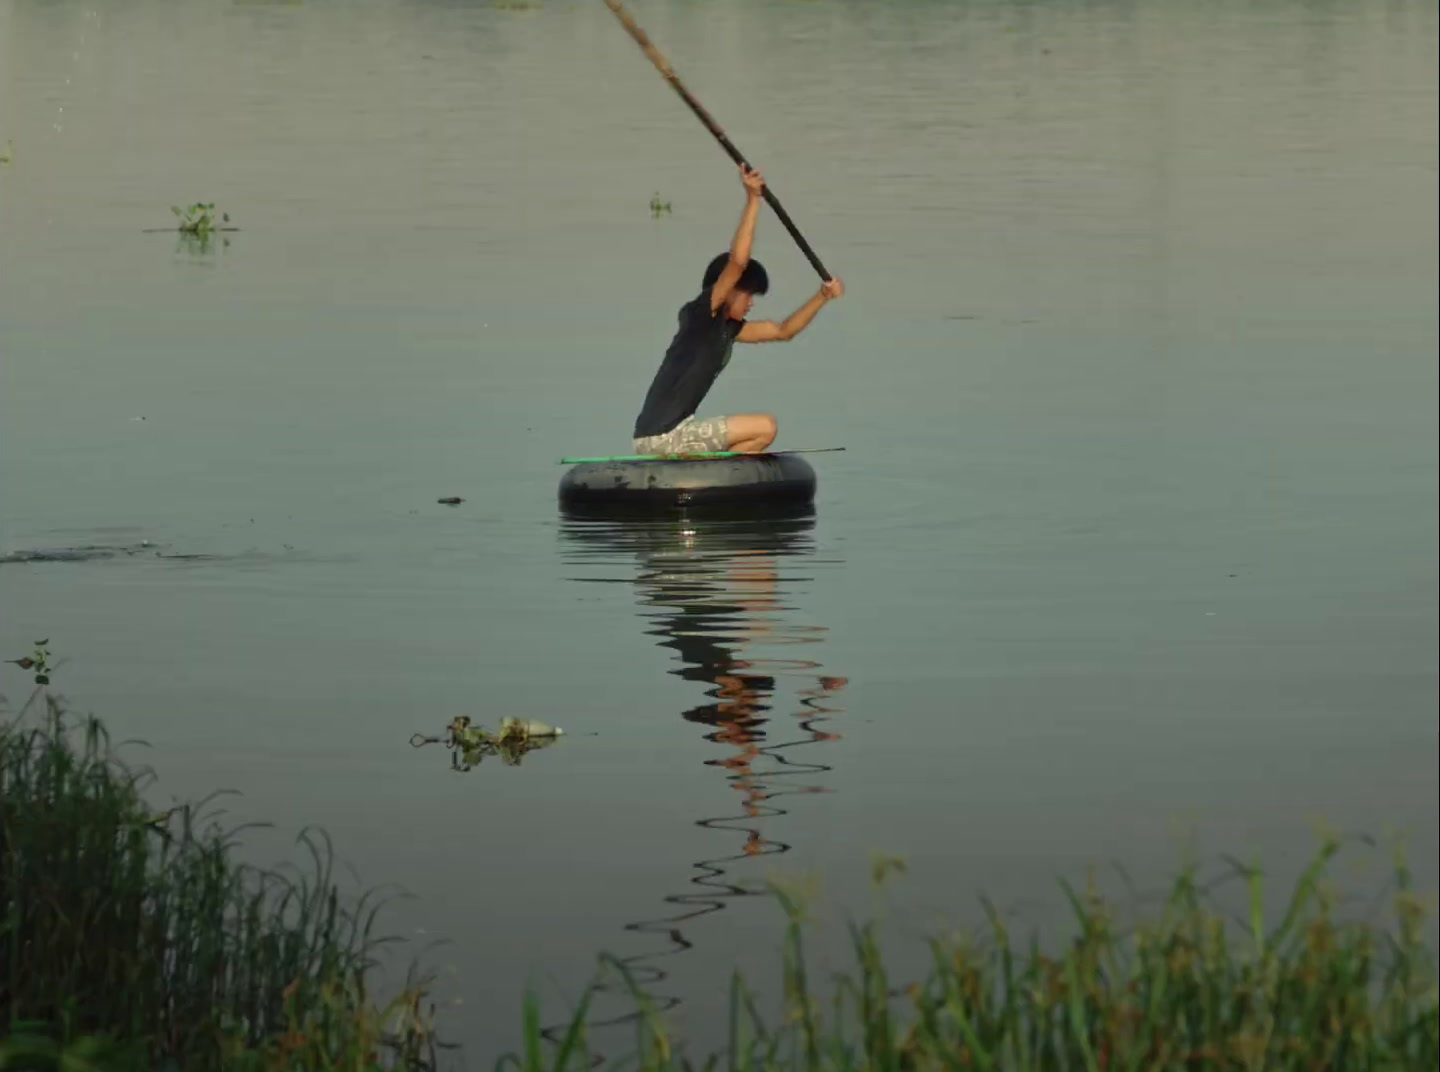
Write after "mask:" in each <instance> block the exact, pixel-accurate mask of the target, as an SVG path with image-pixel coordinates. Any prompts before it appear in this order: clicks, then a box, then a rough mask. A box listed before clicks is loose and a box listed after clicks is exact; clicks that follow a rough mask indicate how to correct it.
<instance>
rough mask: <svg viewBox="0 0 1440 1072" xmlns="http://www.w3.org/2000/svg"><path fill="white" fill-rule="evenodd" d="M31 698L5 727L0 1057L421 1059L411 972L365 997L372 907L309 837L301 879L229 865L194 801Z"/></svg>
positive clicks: (16, 1064) (244, 1063) (48, 1061)
mask: <svg viewBox="0 0 1440 1072" xmlns="http://www.w3.org/2000/svg"><path fill="white" fill-rule="evenodd" d="M44 702H45V708H46V709H45V711H44V712H43V713H42V724H41V725H38V726H32V727H29V728H26V727H25V726H24V725H23V724H16V723H11V724H3V723H0V1017H3V1020H0V1068H25V1069H31V1068H35V1069H40V1068H61V1067H63V1068H77V1069H78V1068H92V1067H93V1068H104V1069H131V1068H134V1069H142V1068H143V1069H158V1068H184V1069H186V1070H187V1072H188V1070H196V1072H206V1070H210V1069H217V1070H218V1069H242V1068H247V1069H248V1068H254V1069H276V1070H278V1069H317V1070H323V1069H356V1070H359V1069H366V1070H370V1069H428V1068H432V1067H434V1065H435V1044H434V1034H433V1030H432V1023H431V1013H430V1012H429V1011H427V1009H425V1008H422V1004H423V1002H424V1001H425V985H424V983H425V981H424V980H422V979H418V978H414V977H412V978H411V980H410V981H409V983H408V984H407V985H406V986H405V987H404V988H403V989H402V991H401V993H399V994H398V995H397V996H396V997H395V998H394V999H393V1000H392V1001H390V1002H388V1003H386V1004H383V1005H382V1004H377V1003H375V1001H374V1000H373V998H372V995H371V993H370V990H369V987H368V985H367V981H368V979H369V976H370V974H371V970H372V967H373V963H374V962H373V953H374V951H375V949H376V946H377V944H378V939H377V938H376V937H375V936H374V934H373V928H374V925H375V919H376V911H377V907H378V906H377V905H376V904H374V903H373V899H372V898H371V897H370V896H369V895H367V896H365V897H361V898H359V899H358V902H357V903H355V904H347V902H346V899H345V898H344V897H342V895H341V893H340V891H339V889H338V888H337V886H336V885H335V884H334V883H333V882H332V880H331V863H332V861H331V854H330V850H329V845H328V843H327V842H326V841H325V840H324V838H323V837H319V836H316V835H311V834H305V835H302V839H301V840H302V844H303V845H304V846H305V848H306V849H307V850H308V853H309V855H310V860H311V866H310V868H309V869H308V871H307V872H306V873H304V874H298V873H297V874H296V875H294V876H293V877H292V876H290V875H280V874H276V873H273V872H267V871H259V870H256V869H253V868H249V867H245V866H242V865H240V864H238V863H237V862H236V861H235V860H234V859H233V858H232V849H233V846H234V842H233V840H232V838H231V837H229V836H227V834H226V833H225V832H223V831H222V830H220V829H219V828H218V827H216V826H215V825H214V824H213V823H207V822H206V821H205V818H204V815H203V813H202V812H201V811H200V810H199V808H203V807H204V802H202V803H201V804H200V805H199V808H197V807H196V806H192V805H183V806H180V807H176V808H173V809H170V810H168V811H163V812H156V811H155V810H153V809H152V808H151V807H149V806H148V805H147V803H146V802H145V800H144V798H143V796H142V792H141V790H142V788H143V787H144V785H145V783H146V781H147V775H146V774H145V773H144V772H138V771H135V770H132V769H130V768H129V767H127V766H126V765H124V764H122V763H121V762H119V761H118V760H117V759H116V758H115V757H114V756H113V755H112V753H111V750H110V747H109V742H108V739H107V736H106V733H105V731H104V729H103V727H102V726H101V724H100V723H99V722H98V721H96V720H95V719H93V718H89V719H85V720H83V721H80V722H77V723H75V724H74V725H71V724H70V722H69V720H68V719H67V718H66V717H65V715H64V713H63V711H62V710H61V708H60V705H59V704H58V703H57V701H55V700H54V699H53V698H52V697H50V696H49V695H48V694H46V695H44ZM22 714H23V713H22ZM87 1062H88V1063H87Z"/></svg>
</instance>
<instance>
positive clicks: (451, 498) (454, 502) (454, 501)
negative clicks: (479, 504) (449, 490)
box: [435, 495, 465, 506]
mask: <svg viewBox="0 0 1440 1072" xmlns="http://www.w3.org/2000/svg"><path fill="white" fill-rule="evenodd" d="M435 501H436V502H438V503H439V504H440V505H441V506H459V505H460V504H461V503H462V502H464V501H465V500H464V499H462V498H460V496H458V495H448V496H446V497H445V498H443V499H436V500H435Z"/></svg>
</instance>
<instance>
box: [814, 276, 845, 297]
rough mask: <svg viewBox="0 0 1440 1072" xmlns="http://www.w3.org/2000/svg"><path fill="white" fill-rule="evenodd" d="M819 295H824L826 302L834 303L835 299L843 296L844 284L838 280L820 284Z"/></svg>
mask: <svg viewBox="0 0 1440 1072" xmlns="http://www.w3.org/2000/svg"><path fill="white" fill-rule="evenodd" d="M820 293H821V294H823V295H825V300H826V301H834V300H835V299H836V298H843V297H844V296H845V284H844V283H842V282H840V280H839V278H838V277H837V278H835V279H831V280H829V281H828V282H825V283H821V284H820Z"/></svg>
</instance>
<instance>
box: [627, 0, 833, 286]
mask: <svg viewBox="0 0 1440 1072" xmlns="http://www.w3.org/2000/svg"><path fill="white" fill-rule="evenodd" d="M605 3H606V5H607V6H608V7H609V8H610V10H611V11H613V12H615V17H616V18H617V19H619V20H620V24H621V25H622V26H624V27H625V29H626V30H627V31H628V32H629V34H630V36H631V37H633V38H635V43H636V44H637V45H639V46H640V50H641V51H642V52H644V53H645V55H647V56H649V57H650V62H651V63H653V64H654V65H655V69H656V70H658V71H659V72H660V73H661V75H663V76H664V78H665V81H667V82H669V83H670V88H672V89H673V90H675V92H676V93H678V94H680V99H681V100H683V101H684V102H685V103H686V104H688V105H689V106H690V110H691V111H692V112H694V113H695V115H696V117H697V118H698V119H699V120H700V122H702V123H704V124H705V126H706V128H707V129H708V130H709V131H710V133H711V134H713V135H715V140H716V141H718V142H719V143H720V148H722V149H724V150H725V151H726V152H727V153H729V154H730V159H731V160H734V161H735V163H737V164H740V165H741V166H742V167H747V168H748V167H750V162H749V161H748V160H746V159H745V157H744V156H742V155H741V154H740V150H739V149H737V148H735V143H734V142H732V141H731V140H730V137H729V135H727V134H726V133H725V131H724V130H723V129H722V128H721V126H720V124H719V123H717V122H715V118H714V117H713V116H712V115H711V114H710V113H709V112H707V111H706V110H705V108H704V106H703V105H702V104H701V103H700V102H699V101H697V100H696V99H695V98H694V97H693V96H692V95H691V93H690V91H689V90H688V89H686V88H685V87H684V86H683V85H682V84H681V83H680V79H679V77H678V76H677V75H676V74H675V70H674V68H672V67H671V66H670V64H669V63H667V62H666V60H665V57H664V56H662V55H660V50H659V49H657V48H656V47H655V46H654V45H653V44H652V43H651V42H650V38H649V37H648V36H647V35H646V33H645V31H644V30H642V29H641V28H640V26H639V24H638V23H636V21H635V20H634V19H633V18H631V17H630V13H629V12H628V11H626V10H625V8H624V7H623V6H622V5H621V3H620V0H605ZM765 202H766V203H767V204H768V205H769V206H770V207H771V209H773V210H774V212H775V215H776V216H777V217H779V219H780V222H781V223H783V224H784V225H785V230H787V231H789V232H790V237H791V238H793V239H795V244H796V245H798V246H799V247H800V252H801V253H803V254H805V258H806V259H807V260H808V261H809V262H810V265H811V267H813V268H814V269H815V271H817V272H819V273H820V278H821V279H823V280H824V281H825V282H827V283H828V282H830V273H829V272H827V271H826V270H825V266H824V265H823V264H821V263H820V258H819V257H817V256H815V251H814V250H813V249H811V248H810V243H809V242H807V241H805V236H804V235H802V234H801V233H800V229H799V228H798V227H796V226H795V222H794V221H793V220H791V219H790V214H789V213H788V212H786V211H785V210H784V209H783V208H782V207H781V206H780V202H779V200H778V199H777V198H776V197H775V195H774V194H773V193H772V192H771V190H770V184H769V183H768V182H767V183H766V184H765Z"/></svg>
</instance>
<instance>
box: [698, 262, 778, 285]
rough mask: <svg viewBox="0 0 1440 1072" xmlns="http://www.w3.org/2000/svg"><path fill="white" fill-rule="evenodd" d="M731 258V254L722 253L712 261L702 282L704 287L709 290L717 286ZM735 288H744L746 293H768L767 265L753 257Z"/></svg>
mask: <svg viewBox="0 0 1440 1072" xmlns="http://www.w3.org/2000/svg"><path fill="white" fill-rule="evenodd" d="M729 260H730V254H728V253H722V254H720V256H718V257H716V258H715V259H714V260H713V261H711V262H710V267H709V268H706V269H705V281H704V283H702V284H701V287H702V288H703V289H705V290H709V289H711V288H712V287H713V286H715V283H716V281H717V280H718V279H719V278H720V273H721V272H723V271H724V270H725V265H726V264H727V263H728V262H729ZM735 289H736V290H743V291H744V292H745V293H746V294H764V293H766V292H767V291H768V290H769V289H770V276H769V275H768V274H766V272H765V266H764V265H763V264H761V263H760V262H759V261H757V260H753V259H752V260H751V261H750V263H749V264H747V265H746V266H745V270H744V271H743V272H741V273H740V281H739V282H738V283H736V284H735Z"/></svg>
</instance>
